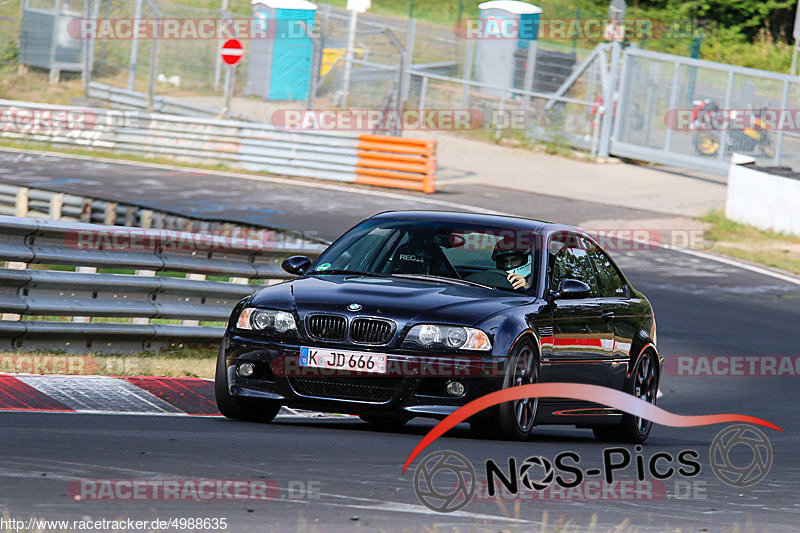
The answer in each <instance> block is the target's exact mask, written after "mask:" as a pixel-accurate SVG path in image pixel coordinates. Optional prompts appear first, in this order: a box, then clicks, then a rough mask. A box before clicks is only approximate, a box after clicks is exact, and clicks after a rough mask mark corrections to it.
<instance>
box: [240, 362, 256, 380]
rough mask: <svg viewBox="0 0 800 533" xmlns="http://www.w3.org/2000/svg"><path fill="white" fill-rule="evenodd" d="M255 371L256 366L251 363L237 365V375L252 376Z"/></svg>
mask: <svg viewBox="0 0 800 533" xmlns="http://www.w3.org/2000/svg"><path fill="white" fill-rule="evenodd" d="M255 373H256V367H255V366H253V363H241V364H240V365H239V375H240V376H242V377H243V378H250V377H253V374H255Z"/></svg>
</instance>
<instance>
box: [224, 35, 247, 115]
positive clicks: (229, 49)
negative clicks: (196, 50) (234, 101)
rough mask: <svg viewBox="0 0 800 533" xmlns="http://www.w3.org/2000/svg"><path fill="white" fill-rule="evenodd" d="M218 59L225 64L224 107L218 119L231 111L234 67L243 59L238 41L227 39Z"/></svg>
mask: <svg viewBox="0 0 800 533" xmlns="http://www.w3.org/2000/svg"><path fill="white" fill-rule="evenodd" d="M220 57H221V58H222V62H223V63H225V107H223V108H222V111H221V112H220V114H219V118H225V117H226V116H228V113H229V112H230V109H231V97H232V95H233V72H234V69H235V68H236V65H238V64H239V62H240V61H241V60H242V57H244V49H243V48H242V43H241V41H239V39H228V40H227V41H225V43H224V44H223V45H222V48H221V49H220Z"/></svg>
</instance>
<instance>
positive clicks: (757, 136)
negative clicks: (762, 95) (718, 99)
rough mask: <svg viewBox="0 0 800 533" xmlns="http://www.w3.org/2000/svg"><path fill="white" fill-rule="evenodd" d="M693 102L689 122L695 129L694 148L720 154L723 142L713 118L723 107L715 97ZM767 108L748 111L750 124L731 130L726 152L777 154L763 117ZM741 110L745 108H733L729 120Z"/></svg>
mask: <svg viewBox="0 0 800 533" xmlns="http://www.w3.org/2000/svg"><path fill="white" fill-rule="evenodd" d="M692 105H693V106H694V107H693V108H692V120H691V122H690V124H689V129H691V130H694V131H695V134H694V149H695V151H696V152H697V153H698V154H700V155H703V156H713V155H716V153H717V152H718V151H719V147H720V142H721V141H720V136H719V134H718V133H717V131H715V130H714V129H713V125H712V124H711V117H712V116H713V114H714V113H716V112H718V111H719V106H718V105H717V104H716V103H715V102H714V101H713V100H709V99H707V98H706V99H703V100H693V101H692ZM765 109H766V106H765V107H762V108H760V109H759V110H758V111H756V112H753V113H748V115H749V116H750V124H748V125H746V126H745V127H744V128H743V129H731V130H730V131H729V132H728V136H727V140H726V145H727V150H726V151H725V154H726V155H727V154H730V153H731V152H739V153H746V154H754V155H758V156H764V157H772V156H773V155H775V152H774V150H773V149H772V141H770V138H769V128H768V127H767V125H766V123H765V122H764V120H763V118H762V117H761V115H762V114H763V112H764V110H765ZM737 113H741V111H736V110H734V111H730V117H729V120H734V119H736V114H737Z"/></svg>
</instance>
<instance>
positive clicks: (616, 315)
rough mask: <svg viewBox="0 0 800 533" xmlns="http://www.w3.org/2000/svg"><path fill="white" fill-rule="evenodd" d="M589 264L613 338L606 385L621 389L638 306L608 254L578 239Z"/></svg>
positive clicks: (636, 325)
mask: <svg viewBox="0 0 800 533" xmlns="http://www.w3.org/2000/svg"><path fill="white" fill-rule="evenodd" d="M582 241H583V245H584V248H585V249H586V252H587V254H588V255H589V258H590V259H591V261H592V265H593V266H594V268H595V271H596V272H597V280H598V288H599V291H600V296H601V298H602V301H603V303H602V316H604V317H606V319H607V321H608V323H609V324H610V325H611V326H612V329H613V332H614V337H613V347H612V349H611V360H610V369H609V370H610V374H611V382H610V383H609V386H610V387H614V388H621V387H623V385H624V383H625V375H626V373H627V371H628V363H629V361H630V351H631V345H632V344H633V341H634V339H635V337H636V334H637V331H638V320H639V318H638V316H637V315H638V314H639V313H638V309H639V307H641V306H640V305H638V303H637V302H635V301H633V300H632V299H631V289H630V287H629V286H628V283H627V282H626V281H625V278H624V276H623V275H622V273H621V272H620V271H619V268H618V267H617V266H616V265H615V264H614V261H613V260H612V259H611V257H610V256H609V255H608V254H607V253H606V252H605V251H604V250H603V249H602V248H600V246H599V245H597V244H596V243H595V242H593V241H592V240H591V239H588V238H586V237H583V238H582Z"/></svg>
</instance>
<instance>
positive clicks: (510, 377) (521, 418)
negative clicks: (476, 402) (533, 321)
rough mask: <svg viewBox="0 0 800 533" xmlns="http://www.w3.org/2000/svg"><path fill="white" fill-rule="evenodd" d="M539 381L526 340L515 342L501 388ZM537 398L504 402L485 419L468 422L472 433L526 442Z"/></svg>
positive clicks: (535, 361)
mask: <svg viewBox="0 0 800 533" xmlns="http://www.w3.org/2000/svg"><path fill="white" fill-rule="evenodd" d="M538 382H539V355H538V353H537V351H536V347H535V346H534V344H533V342H531V341H530V340H529V339H524V340H521V341H519V343H518V344H517V345H516V346H515V347H514V350H513V351H512V352H511V355H509V356H508V363H507V364H506V369H505V376H504V378H503V388H504V389H508V388H510V387H516V386H519V385H529V384H532V383H538ZM538 406H539V399H538V398H524V399H522V400H515V401H513V402H505V403H501V404H500V405H497V406H495V407H494V408H492V410H491V413H489V416H487V417H486V418H478V419H475V420H470V423H469V424H470V428H471V429H472V431H473V432H474V433H475V434H476V435H478V436H480V437H485V438H495V439H502V440H518V441H520V440H526V439H527V438H528V437H530V435H531V433H532V432H533V428H534V423H535V418H536V411H537V408H538Z"/></svg>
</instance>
